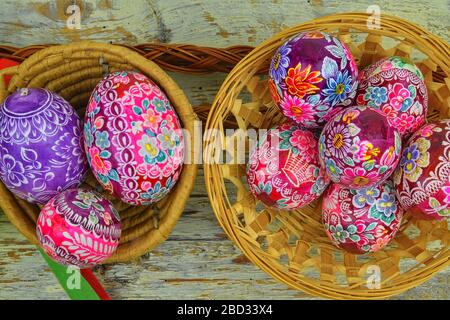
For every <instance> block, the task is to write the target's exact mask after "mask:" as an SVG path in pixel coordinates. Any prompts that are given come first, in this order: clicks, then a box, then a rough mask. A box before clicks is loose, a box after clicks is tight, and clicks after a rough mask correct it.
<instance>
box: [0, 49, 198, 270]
mask: <svg viewBox="0 0 450 320" xmlns="http://www.w3.org/2000/svg"><path fill="white" fill-rule="evenodd" d="M119 70H136V71H139V72H141V73H143V74H145V75H147V76H148V77H149V78H151V79H153V80H154V81H155V82H156V83H157V84H159V85H160V86H161V88H162V89H163V90H164V91H165V92H166V94H167V96H168V98H169V99H170V101H171V102H172V104H173V106H174V108H175V110H176V111H177V113H178V115H179V117H180V120H181V122H182V125H183V127H184V128H185V129H187V130H189V131H190V132H191V133H192V132H193V130H194V121H195V120H196V119H197V117H196V115H195V113H194V111H193V109H192V107H191V105H190V103H189V101H188V100H187V98H186V96H185V95H184V93H183V91H182V90H181V89H180V88H179V87H178V85H177V84H176V83H175V82H174V81H173V80H172V79H171V78H170V77H169V76H168V75H167V74H166V73H165V72H164V71H163V70H162V69H161V68H160V67H158V66H157V65H156V64H155V63H153V62H151V61H149V60H147V59H145V58H144V57H142V56H141V55H139V54H138V53H136V52H134V51H132V50H130V49H128V48H125V47H121V46H115V45H110V44H100V43H93V42H79V43H73V44H70V45H60V46H53V47H49V48H46V49H42V50H40V51H38V52H36V53H35V54H33V55H32V56H30V57H29V58H27V59H25V61H24V62H23V63H22V64H21V65H20V66H19V67H12V68H9V69H4V70H2V71H0V77H1V76H2V75H6V74H10V75H13V78H12V79H11V82H10V83H9V86H8V88H5V86H4V82H3V81H0V101H3V99H4V98H5V97H6V96H7V95H8V94H10V93H12V92H14V91H15V90H16V89H17V88H21V87H43V88H47V89H49V90H52V91H54V92H56V93H58V94H60V95H61V96H63V97H64V98H65V99H66V100H68V101H69V102H70V103H71V104H72V105H73V106H74V107H75V109H76V110H77V112H78V113H79V115H80V116H83V115H84V110H85V108H86V106H87V102H88V99H89V96H90V94H91V92H92V90H93V89H94V87H95V86H96V84H97V83H98V81H100V80H101V79H102V77H103V76H104V74H106V73H110V72H114V71H119ZM0 80H1V79H0ZM191 139H193V134H191ZM192 142H193V140H191V145H192ZM191 149H192V150H191V152H193V148H191ZM191 159H193V158H192V155H191ZM196 172H197V167H196V165H195V164H185V165H184V167H183V170H182V173H181V176H180V178H179V181H178V182H177V184H176V186H175V188H174V190H172V192H171V193H170V194H169V195H168V196H167V197H166V198H164V199H163V200H161V201H160V202H158V203H156V204H154V205H152V206H130V205H127V204H125V203H123V202H121V201H120V200H117V199H115V198H113V197H111V196H109V195H106V196H107V198H108V199H110V200H112V202H113V204H114V206H115V207H116V209H118V210H119V212H120V216H121V219H122V236H121V239H120V244H119V247H118V249H117V251H116V252H115V253H114V255H113V256H112V257H111V258H109V259H108V260H106V261H105V263H111V262H119V261H128V260H132V259H134V258H137V257H139V256H141V255H143V254H145V253H146V252H148V251H150V250H151V249H153V248H154V247H156V246H157V245H158V244H160V243H161V242H162V241H164V240H165V239H166V238H167V237H168V235H169V234H170V232H171V231H172V229H173V227H174V226H175V224H176V222H177V221H178V218H179V217H180V215H181V214H182V212H183V209H184V206H185V203H186V201H187V200H188V198H189V194H190V192H191V190H192V188H193V186H194V180H195V177H196ZM85 185H87V186H88V187H91V188H99V184H98V183H97V181H96V180H95V178H94V177H93V175H92V174H91V173H90V174H89V175H88V177H87V179H86V182H85ZM0 207H1V208H2V209H3V211H4V212H5V214H6V215H7V216H8V218H9V219H10V220H11V222H12V223H13V224H14V225H15V226H16V227H17V228H18V229H19V231H20V232H22V233H23V235H25V237H26V238H27V239H28V240H30V241H31V242H32V243H34V244H38V241H37V238H36V226H35V222H36V219H37V216H38V214H39V211H40V209H39V207H38V206H36V205H32V204H29V203H27V202H25V201H23V200H21V199H18V198H16V197H14V196H13V195H12V193H11V192H9V191H8V190H7V189H6V187H5V186H4V185H3V184H2V183H0Z"/></svg>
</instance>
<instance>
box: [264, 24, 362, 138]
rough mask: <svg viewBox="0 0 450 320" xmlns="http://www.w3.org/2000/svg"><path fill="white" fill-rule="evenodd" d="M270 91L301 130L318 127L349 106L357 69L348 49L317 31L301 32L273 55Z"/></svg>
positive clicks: (336, 40) (286, 114)
mask: <svg viewBox="0 0 450 320" xmlns="http://www.w3.org/2000/svg"><path fill="white" fill-rule="evenodd" d="M269 77H270V79H269V89H270V93H271V95H272V98H273V100H274V102H275V103H276V104H277V105H278V107H279V109H280V110H281V112H282V113H283V114H284V115H285V116H286V117H287V118H289V119H291V120H292V121H294V122H295V123H297V124H298V125H301V126H302V127H305V128H309V129H313V128H321V127H323V125H324V124H325V123H326V122H327V121H328V120H329V119H330V118H331V117H332V116H333V115H334V114H336V113H337V112H338V111H340V110H342V109H343V108H344V107H346V106H349V105H350V104H352V101H353V99H354V96H355V92H356V88H357V85H358V83H357V77H358V68H357V67H356V64H355V60H354V58H353V56H352V54H351V53H350V51H349V49H348V48H347V46H346V45H345V44H344V43H343V42H342V41H340V40H339V39H338V38H336V37H334V36H332V35H329V34H327V33H324V32H319V31H309V32H303V33H300V34H298V35H296V36H294V37H292V38H290V39H289V40H287V41H286V42H285V43H284V44H283V45H282V46H281V47H279V48H278V50H277V51H276V52H275V54H274V56H273V58H272V61H271V64H270V68H269Z"/></svg>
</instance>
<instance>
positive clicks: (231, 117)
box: [204, 13, 450, 299]
mask: <svg viewBox="0 0 450 320" xmlns="http://www.w3.org/2000/svg"><path fill="white" fill-rule="evenodd" d="M370 18H371V16H370V15H367V14H363V13H348V14H337V15H332V16H327V17H323V18H319V19H316V20H313V21H311V22H307V23H304V24H300V25H298V26H296V27H293V28H290V29H287V30H285V31H283V32H282V33H280V34H278V35H276V36H275V37H273V38H272V39H270V40H268V41H266V42H264V43H262V44H261V45H260V46H258V47H257V48H256V49H255V50H253V51H252V52H251V53H249V54H248V55H247V56H246V57H245V58H244V59H243V60H241V61H240V63H239V64H238V65H236V67H235V68H234V69H233V70H232V71H231V73H230V74H229V75H228V77H227V78H226V80H225V81H224V83H223V85H222V87H221V88H220V90H219V92H218V93H217V96H216V98H215V101H214V103H213V106H212V109H211V111H210V113H209V116H208V120H207V127H206V130H205V132H208V129H216V130H220V132H223V133H224V134H225V129H226V128H225V127H224V122H225V121H234V122H235V123H237V125H238V126H239V128H240V129H242V130H244V132H245V130H247V129H250V128H270V127H272V126H273V125H275V124H277V123H280V122H281V121H283V119H284V117H283V115H282V114H281V112H280V111H279V110H278V108H277V107H276V106H275V104H274V103H273V102H272V99H271V97H270V93H269V88H268V85H267V77H261V76H259V75H257V71H258V70H261V69H266V70H267V69H268V67H269V63H270V60H271V58H272V56H273V54H274V53H275V51H276V49H277V48H278V47H279V46H281V45H282V44H283V43H284V42H285V41H286V40H287V39H288V38H290V37H292V36H294V35H296V34H297V33H300V32H303V31H308V30H318V31H324V32H328V33H330V34H333V35H335V36H337V37H338V38H340V39H341V40H342V41H343V42H344V43H346V44H347V46H348V47H349V48H350V50H351V51H352V53H353V55H354V57H355V59H356V60H357V63H358V66H359V68H360V69H361V68H364V67H365V66H368V65H369V64H371V63H373V62H375V61H378V60H380V59H381V58H383V57H387V56H393V55H396V56H402V57H407V58H410V59H411V60H412V61H414V62H415V63H416V65H417V66H418V67H419V68H420V70H421V71H422V73H423V75H424V77H425V82H426V84H427V88H428V93H429V113H428V119H429V120H432V119H438V118H448V117H449V114H450V108H449V107H450V105H449V97H450V90H449V87H450V78H449V72H450V66H449V63H450V59H449V56H450V49H449V45H448V44H447V43H446V42H445V41H443V40H442V39H440V38H438V37H436V36H434V35H433V34H430V33H429V32H427V31H426V30H424V29H422V28H420V27H418V26H416V25H413V24H410V23H408V22H406V21H404V20H401V19H399V18H397V17H392V16H386V15H383V16H381V20H380V28H378V29H376V28H372V29H369V28H368V26H367V25H368V21H371V20H370ZM388 48H389V49H388ZM241 133H242V131H241ZM218 136H219V137H220V135H215V136H213V135H212V134H210V135H207V136H206V137H205V140H204V141H206V142H210V143H211V144H208V143H205V145H204V150H206V151H207V150H208V146H209V145H210V146H212V145H216V144H217V143H220V142H218V141H217V137H218ZM228 138H230V137H228ZM236 139H238V137H236ZM234 145H236V144H234ZM210 149H211V150H213V148H210ZM207 155H208V154H207ZM211 155H212V154H211ZM245 175H246V172H245V165H239V164H208V165H205V181H206V182H205V183H206V187H207V191H208V194H209V197H210V201H211V205H212V207H213V210H214V212H215V214H216V216H217V219H218V220H219V222H220V224H221V225H222V227H223V229H224V230H225V232H226V233H227V234H228V236H229V237H230V238H231V239H232V240H233V241H234V242H235V243H236V244H237V245H238V246H239V247H240V248H241V250H242V251H243V252H244V253H245V255H246V256H247V257H248V258H249V259H250V260H251V261H252V262H253V263H254V264H256V265H257V266H258V267H259V268H261V269H262V270H264V271H265V272H267V273H268V274H269V275H270V276H272V277H273V278H275V279H276V280H278V281H280V282H282V283H285V284H286V285H288V286H290V287H291V288H294V289H297V290H302V291H305V292H307V293H309V294H312V295H316V296H321V297H325V298H334V299H378V298H386V297H389V296H393V295H396V294H399V293H401V292H403V291H405V290H407V289H410V288H413V287H415V286H417V285H418V284H420V283H422V282H424V281H427V280H429V279H430V278H431V277H432V276H433V275H434V274H435V273H436V272H438V271H439V270H442V269H443V268H445V267H446V266H448V265H449V264H450V261H449V256H450V250H449V240H450V232H449V231H448V221H434V222H428V221H419V220H415V219H413V218H411V217H410V216H409V215H406V216H405V218H404V221H403V223H402V226H401V229H400V231H399V232H398V233H397V235H396V237H395V238H394V240H393V241H392V242H391V243H390V245H388V246H387V247H386V248H385V249H384V250H381V251H378V252H376V253H371V254H365V255H361V256H357V255H353V254H350V253H347V252H345V251H343V250H340V249H338V248H336V247H334V246H333V245H332V243H331V242H330V240H329V239H328V237H327V236H326V234H325V232H324V228H323V225H322V221H321V201H320V199H319V200H318V201H316V202H314V203H312V204H311V205H308V206H306V207H304V208H302V209H299V210H296V211H294V212H293V213H289V212H286V211H278V210H272V209H270V208H266V207H264V206H263V205H262V204H261V202H259V201H257V200H256V199H255V197H254V196H253V195H252V194H251V193H250V192H249V190H248V187H247V183H246V179H245ZM378 275H379V277H378V279H379V280H380V282H379V287H378V288H376V289H370V287H371V285H370V284H368V282H370V281H371V276H378ZM372 279H374V278H373V277H372ZM375 287H377V286H375Z"/></svg>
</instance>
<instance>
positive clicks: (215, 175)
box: [203, 12, 450, 299]
mask: <svg viewBox="0 0 450 320" xmlns="http://www.w3.org/2000/svg"><path fill="white" fill-rule="evenodd" d="M368 17H370V14H368V13H359V12H349V13H340V14H332V15H328V16H324V17H321V18H317V19H314V20H310V21H307V22H304V23H301V24H298V25H296V26H293V27H290V28H287V29H285V30H283V31H282V32H280V33H278V34H276V35H274V36H273V37H271V38H269V39H267V40H265V41H264V42H262V43H261V44H260V45H258V46H257V47H256V48H255V49H254V50H252V51H251V52H250V53H249V54H248V55H247V56H246V57H245V58H244V59H242V60H241V61H240V62H239V63H238V64H237V65H236V66H235V68H234V69H233V70H232V71H231V72H230V73H229V74H228V76H227V77H226V78H225V80H224V82H223V84H222V86H221V87H220V89H219V91H218V92H217V94H216V97H215V99H214V102H213V104H212V107H211V110H210V113H209V115H208V118H207V122H206V127H205V130H206V132H208V130H209V129H218V128H219V129H220V128H221V127H220V125H219V122H220V120H218V119H215V117H217V118H219V117H220V116H221V115H224V114H225V113H226V112H228V111H230V108H228V109H226V108H227V107H221V106H222V105H223V104H227V105H230V104H232V101H233V99H232V98H231V93H230V91H232V90H233V89H235V90H238V89H236V88H240V89H242V88H241V87H240V86H241V85H242V86H243V84H242V82H243V81H241V78H242V77H243V76H241V74H238V71H237V70H239V72H241V71H242V72H241V73H242V74H246V76H247V77H248V78H249V75H248V73H249V71H248V70H249V68H251V64H252V60H254V59H259V58H261V57H264V56H265V55H267V54H268V52H269V49H268V48H269V47H270V45H271V44H274V43H279V44H281V42H282V41H283V40H285V39H287V38H289V37H291V36H292V35H294V34H296V33H298V32H301V31H304V30H303V28H304V27H305V26H308V30H323V29H324V28H325V26H326V24H327V23H330V24H332V23H335V24H341V25H342V27H340V26H339V27H337V26H336V27H335V28H334V29H336V30H339V31H341V30H345V31H348V30H358V31H360V32H361V33H369V30H368V29H367V27H366V25H365V24H364V25H362V24H361V21H367V18H368ZM355 21H357V22H359V24H357V22H355ZM380 21H381V24H382V28H381V29H380V30H370V33H371V34H372V33H374V34H377V35H381V36H388V37H392V38H396V39H398V37H399V34H398V33H395V32H392V31H389V30H384V28H385V27H386V26H390V25H391V24H401V27H399V26H398V25H397V30H400V31H401V32H402V33H401V37H404V38H405V39H406V41H407V42H409V43H414V41H418V42H421V43H430V42H433V43H434V45H435V46H437V47H438V49H436V50H435V49H433V50H432V51H433V52H437V51H439V52H438V53H439V54H440V55H441V56H446V57H447V59H444V60H443V61H445V62H446V64H445V65H442V62H443V61H442V60H439V59H438V58H436V56H435V55H433V56H431V57H430V55H428V58H429V59H430V60H431V61H432V62H433V63H435V64H436V65H438V64H439V65H440V66H441V68H442V69H443V71H444V72H445V74H446V75H447V78H446V79H445V81H449V74H450V61H449V60H448V56H449V55H450V45H449V44H448V43H447V42H446V41H444V40H443V39H441V38H440V37H437V36H436V35H434V34H432V33H430V32H428V31H427V30H425V29H423V28H422V27H420V26H418V25H416V24H414V23H411V22H409V21H406V20H404V19H402V18H398V17H396V16H393V15H386V14H382V15H381V17H380ZM398 40H401V39H398ZM430 50H431V49H430ZM270 51H271V50H270ZM438 62H439V63H438ZM227 98H228V99H227ZM225 100H226V102H223V101H225ZM222 118H224V117H222ZM211 138H212V137H211V136H208V135H206V136H205V140H204V141H205V142H204V145H203V149H204V150H207V146H208V143H207V142H208V141H211V140H210V139H211ZM220 167H221V165H220V164H205V165H204V171H205V182H206V189H207V192H208V197H209V199H210V202H211V203H216V202H221V209H222V210H223V211H222V212H221V211H220V210H219V208H217V207H215V206H213V212H214V214H215V216H216V218H217V220H218V222H219V224H220V225H221V227H222V228H223V229H224V231H225V233H226V234H227V235H228V237H229V238H230V239H231V240H232V241H233V242H234V243H235V244H236V245H237V246H238V247H239V248H240V249H241V251H242V252H243V253H244V254H245V255H246V257H247V258H248V259H249V260H250V261H251V262H252V263H254V264H255V265H256V266H257V267H258V268H260V269H261V270H262V271H264V272H266V273H267V274H269V275H270V276H271V277H273V278H274V279H276V280H277V281H279V282H282V283H284V284H286V285H287V286H289V287H290V288H293V289H297V290H302V291H304V292H306V293H309V294H312V295H316V296H321V297H325V298H334V299H336V298H338V299H349V298H350V299H380V298H387V297H390V296H393V295H396V294H399V293H401V292H403V291H405V290H407V289H410V288H412V287H414V286H415V285H418V284H420V283H423V282H425V281H427V280H428V279H429V278H431V277H432V276H433V275H434V274H435V273H437V272H438V271H439V270H441V269H443V268H445V267H447V266H450V259H449V257H450V250H448V249H447V251H445V252H443V253H442V254H440V255H441V256H442V257H440V258H438V259H437V258H434V261H433V262H432V263H431V265H432V266H433V267H434V268H433V270H432V268H431V267H429V268H426V269H425V268H421V269H425V270H421V272H419V273H420V278H421V279H420V281H417V280H416V281H415V282H413V281H407V280H406V281H404V282H403V283H402V285H384V286H383V288H382V289H378V290H376V291H374V290H369V289H360V290H359V289H358V290H359V291H358V290H355V289H353V290H352V289H348V288H345V287H337V286H336V287H331V286H327V285H326V284H324V283H320V282H321V280H315V279H312V280H308V279H307V280H304V279H303V280H298V281H297V282H295V283H294V282H293V281H288V280H287V279H286V278H285V277H283V276H285V275H286V274H287V273H288V272H284V271H283V270H281V264H278V265H277V266H276V267H274V266H273V265H269V264H268V263H267V261H264V256H263V255H262V254H260V255H258V254H257V253H262V252H265V251H263V250H262V249H261V248H256V246H255V245H254V244H253V243H250V242H249V240H247V239H246V238H245V237H244V236H241V235H240V234H239V233H240V232H241V231H240V227H239V226H237V224H236V223H235V221H233V219H232V215H233V209H232V206H231V203H229V199H228V198H227V197H222V198H221V197H220V196H218V194H215V193H214V192H215V190H214V188H216V191H217V190H218V188H219V187H217V185H220V186H222V191H224V187H223V185H224V181H225V179H224V177H223V175H222V171H221V170H220ZM209 181H211V184H210V183H209ZM224 193H225V194H226V193H227V192H226V190H225V191H224ZM223 198H226V199H225V200H224V199H223ZM253 247H255V248H253ZM284 269H286V267H285V268H284ZM425 271H426V272H425ZM408 272H411V271H408ZM318 284H319V285H318Z"/></svg>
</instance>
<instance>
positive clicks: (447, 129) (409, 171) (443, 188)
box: [394, 120, 450, 220]
mask: <svg viewBox="0 0 450 320" xmlns="http://www.w3.org/2000/svg"><path fill="white" fill-rule="evenodd" d="M394 183H395V185H396V189H397V197H398V199H399V200H400V203H401V205H402V206H403V208H404V209H405V210H408V211H410V212H411V213H412V214H413V215H414V216H416V217H417V218H419V219H426V220H430V219H438V220H440V219H444V218H448V217H449V216H450V208H449V204H450V120H440V121H437V122H433V123H429V124H426V125H424V126H423V127H421V128H420V129H419V130H418V131H417V132H416V133H414V134H413V135H412V136H411V138H410V139H409V140H408V142H407V144H406V146H405V147H404V148H403V152H402V157H401V160H400V165H399V166H398V168H397V170H396V171H395V174H394Z"/></svg>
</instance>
